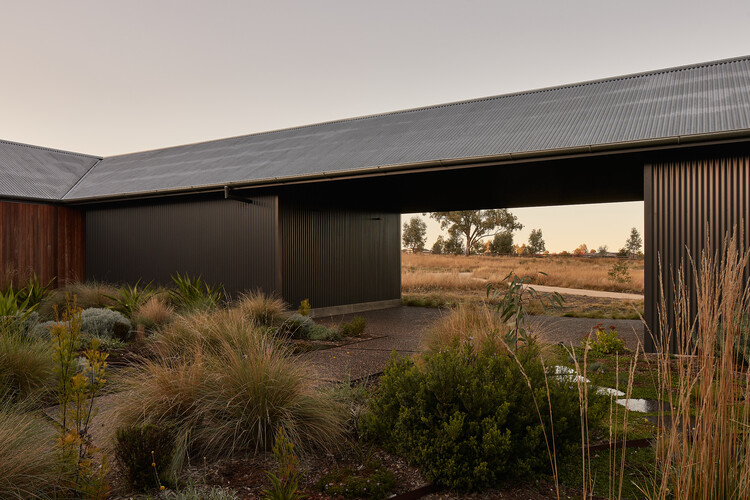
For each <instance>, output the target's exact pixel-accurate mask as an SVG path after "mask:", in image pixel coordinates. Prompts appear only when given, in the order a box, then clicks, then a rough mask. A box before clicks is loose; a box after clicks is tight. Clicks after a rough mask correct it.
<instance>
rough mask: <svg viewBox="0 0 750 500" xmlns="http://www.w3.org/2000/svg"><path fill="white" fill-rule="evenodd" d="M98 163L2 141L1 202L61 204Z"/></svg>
mask: <svg viewBox="0 0 750 500" xmlns="http://www.w3.org/2000/svg"><path fill="white" fill-rule="evenodd" d="M99 160H100V158H97V157H95V156H89V155H82V154H78V153H70V152H68V151H59V150H56V149H49V148H42V147H39V146H30V145H28V144H19V143H17V142H10V141H2V140H0V198H12V199H35V200H50V201H54V200H60V199H62V198H63V196H65V193H67V192H68V191H69V190H70V188H72V187H73V186H74V185H75V183H76V182H78V181H79V180H80V179H81V177H83V176H84V175H85V174H86V172H88V171H89V169H91V167H92V166H94V165H95V164H96V162H98V161H99Z"/></svg>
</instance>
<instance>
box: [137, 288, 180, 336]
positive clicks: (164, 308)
mask: <svg viewBox="0 0 750 500" xmlns="http://www.w3.org/2000/svg"><path fill="white" fill-rule="evenodd" d="M174 313H175V311H174V307H172V306H171V305H169V303H168V302H167V301H166V300H164V299H163V298H161V297H159V296H152V297H151V298H149V299H148V300H147V301H146V302H144V303H143V304H140V305H139V306H138V307H137V308H136V310H135V311H134V312H133V323H135V324H136V325H143V326H144V327H146V328H148V329H149V330H153V329H155V328H158V327H160V326H162V325H164V324H166V323H168V322H169V321H171V320H172V318H173V317H174Z"/></svg>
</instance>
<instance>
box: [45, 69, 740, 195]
mask: <svg viewBox="0 0 750 500" xmlns="http://www.w3.org/2000/svg"><path fill="white" fill-rule="evenodd" d="M730 131H750V56H747V57H742V58H737V59H731V60H725V61H714V62H709V63H702V64H696V65H693V66H686V67H681V68H671V69H666V70H660V71H653V72H649V73H642V74H638V75H628V76H623V77H617V78H611V79H606V80H598V81H594V82H586V83H580V84H575V85H567V86H561V87H555V88H549V89H542V90H536V91H530V92H522V93H516V94H509V95H501V96H496V97H487V98H484V99H476V100H471V101H464V102H458V103H451V104H444V105H439V106H432V107H426V108H419V109H412V110H406V111H399V112H394V113H386V114H382V115H374V116H367V117H361V118H354V119H349V120H341V121H335V122H329V123H322V124H317V125H310V126H305V127H299V128H292V129H286V130H279V131H274V132H266V133H261V134H253V135H247V136H242V137H234V138H229V139H221V140H216V141H209V142H203V143H199V144H190V145H185V146H177V147H171V148H166V149H159V150H154V151H145V152H141V153H134V154H127V155H122V156H115V157H110V158H105V159H103V160H102V161H101V162H100V163H99V164H97V165H96V167H95V168H93V169H91V170H90V171H89V172H88V173H87V174H86V175H85V176H84V177H83V178H82V179H81V181H80V182H79V183H78V184H76V185H75V186H74V187H73V188H72V189H71V190H70V191H69V192H68V193H67V194H66V195H65V196H64V198H63V199H65V200H70V201H75V200H85V199H90V198H98V197H118V196H123V195H135V194H139V193H141V194H142V193H146V192H153V191H167V190H183V189H185V190H186V189H194V188H200V187H208V186H217V185H219V186H220V185H223V184H241V183H262V182H265V181H268V182H271V181H275V180H276V179H289V178H294V177H299V176H311V175H319V174H324V173H329V174H330V173H335V172H339V173H341V172H350V171H351V172H353V173H356V171H357V170H361V169H366V168H373V167H383V166H398V165H409V164H418V163H422V162H429V161H439V160H470V159H473V158H483V157H492V156H499V155H504V154H521V153H532V152H540V153H541V152H545V151H551V150H555V151H556V150H565V149H571V148H576V147H582V146H603V145H608V144H619V145H622V146H623V147H627V145H628V144H629V143H631V144H634V143H637V142H639V141H644V140H653V139H662V138H671V137H677V136H691V135H700V134H710V133H721V132H730ZM62 191H64V190H59V191H56V193H59V192H62ZM43 192H44V194H45V195H47V196H49V194H50V192H51V190H50V187H49V186H48V187H47V188H46V189H45V190H43Z"/></svg>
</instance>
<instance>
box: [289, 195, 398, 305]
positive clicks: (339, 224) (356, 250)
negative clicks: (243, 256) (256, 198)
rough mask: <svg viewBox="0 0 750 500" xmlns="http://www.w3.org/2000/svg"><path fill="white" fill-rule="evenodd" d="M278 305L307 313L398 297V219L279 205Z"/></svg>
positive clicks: (360, 212) (361, 213) (388, 215)
mask: <svg viewBox="0 0 750 500" xmlns="http://www.w3.org/2000/svg"><path fill="white" fill-rule="evenodd" d="M280 205H281V208H280V212H279V214H280V219H281V235H282V249H281V254H282V275H283V286H282V289H283V295H284V299H285V300H286V301H287V302H288V303H290V304H292V305H295V304H298V303H299V302H300V301H301V300H303V299H310V304H311V305H312V307H316V308H317V307H330V306H336V305H345V304H358V303H363V302H375V301H381V300H391V299H399V298H400V297H401V253H400V233H399V223H400V217H399V214H393V213H382V212H374V211H354V210H343V209H332V208H310V207H306V206H304V205H303V204H300V203H294V202H285V201H284V200H283V199H282V200H281V203H280Z"/></svg>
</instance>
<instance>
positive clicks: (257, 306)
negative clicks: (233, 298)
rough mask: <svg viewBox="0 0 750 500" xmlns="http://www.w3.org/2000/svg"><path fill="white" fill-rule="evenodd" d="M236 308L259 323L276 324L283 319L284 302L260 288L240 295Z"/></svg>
mask: <svg viewBox="0 0 750 500" xmlns="http://www.w3.org/2000/svg"><path fill="white" fill-rule="evenodd" d="M237 308H238V309H239V310H240V311H242V314H244V315H245V316H246V317H247V318H249V319H251V320H253V321H255V322H257V323H258V324H260V325H264V326H272V325H278V324H279V323H281V322H282V321H283V320H284V315H285V313H286V304H285V303H284V301H283V300H281V299H280V298H278V297H274V296H273V295H272V296H268V295H266V294H264V293H263V292H261V291H260V290H255V291H253V292H248V293H245V294H243V295H242V296H241V297H240V300H239V302H238V303H237Z"/></svg>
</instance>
